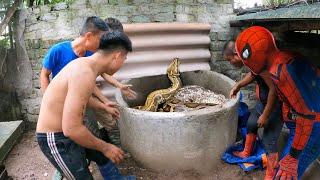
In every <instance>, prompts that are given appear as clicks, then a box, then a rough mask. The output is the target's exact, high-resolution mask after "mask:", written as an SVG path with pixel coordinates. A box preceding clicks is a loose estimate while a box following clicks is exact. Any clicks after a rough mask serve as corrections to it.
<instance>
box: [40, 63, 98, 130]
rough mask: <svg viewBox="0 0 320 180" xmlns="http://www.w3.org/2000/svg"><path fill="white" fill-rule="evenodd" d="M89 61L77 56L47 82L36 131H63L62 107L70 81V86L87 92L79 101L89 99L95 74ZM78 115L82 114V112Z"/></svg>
mask: <svg viewBox="0 0 320 180" xmlns="http://www.w3.org/2000/svg"><path fill="white" fill-rule="evenodd" d="M89 62H90V57H83V58H79V59H77V60H75V61H73V62H71V63H70V64H68V65H67V66H66V67H65V68H64V69H63V70H62V71H61V72H60V73H59V74H58V75H57V76H56V77H55V78H54V79H53V80H52V82H51V83H50V84H49V86H48V88H47V90H46V92H45V93H44V95H43V99H42V104H41V110H40V114H39V119H38V125H37V132H43V133H46V132H62V131H63V130H62V117H63V107H64V102H65V99H66V96H67V92H68V85H69V84H70V83H72V86H75V87H79V88H80V89H79V91H80V90H81V91H83V92H87V94H88V95H86V96H83V97H81V100H80V101H81V102H87V101H88V100H89V97H90V96H89V94H90V95H91V94H92V91H93V88H94V85H95V83H94V82H95V79H96V76H97V74H95V73H94V72H93V70H92V69H91V68H90V63H89ZM69 86H70V85H69ZM85 104H87V103H85ZM83 108H85V106H83ZM81 112H83V110H82V111H81ZM78 115H79V116H83V114H78Z"/></svg>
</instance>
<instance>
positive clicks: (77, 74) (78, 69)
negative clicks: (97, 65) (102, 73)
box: [68, 58, 96, 85]
mask: <svg viewBox="0 0 320 180" xmlns="http://www.w3.org/2000/svg"><path fill="white" fill-rule="evenodd" d="M95 79H96V74H95V72H94V71H93V69H92V68H91V67H90V65H89V63H87V62H86V61H83V60H82V59H80V58H79V60H77V62H74V63H73V64H72V65H71V66H70V67H69V68H68V80H69V82H72V83H73V84H85V85H91V84H94V83H95Z"/></svg>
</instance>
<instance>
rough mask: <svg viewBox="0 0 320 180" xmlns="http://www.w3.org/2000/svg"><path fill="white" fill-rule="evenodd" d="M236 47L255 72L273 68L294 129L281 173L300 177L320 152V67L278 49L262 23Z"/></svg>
mask: <svg viewBox="0 0 320 180" xmlns="http://www.w3.org/2000/svg"><path fill="white" fill-rule="evenodd" d="M236 50H237V53H238V55H239V56H240V57H241V59H242V61H243V63H244V64H245V65H246V66H247V67H249V68H250V70H251V71H252V72H253V73H255V74H259V73H261V72H262V71H265V70H267V71H269V72H270V74H271V78H272V80H273V82H274V85H275V89H276V92H277V95H278V97H279V99H280V100H281V101H282V102H283V107H282V113H283V119H284V121H285V122H286V125H287V127H289V129H290V132H291V133H290V137H289V141H288V144H289V145H290V144H291V147H290V148H286V149H285V152H284V153H285V154H286V155H285V156H284V157H283V158H282V160H281V161H280V162H279V165H280V166H279V171H278V173H277V177H282V178H283V177H286V178H288V179H291V178H294V179H296V178H297V177H298V178H300V177H301V176H302V175H303V172H304V171H305V169H306V168H307V167H308V166H309V164H311V163H312V162H313V161H314V160H315V159H316V158H317V157H318V156H319V155H320V140H319V139H320V75H319V69H318V68H316V67H315V66H313V65H311V64H309V63H308V61H306V59H305V58H303V57H302V56H299V55H297V54H294V53H291V52H285V51H280V50H278V49H277V47H276V44H275V41H274V38H273V35H272V34H271V32H270V31H268V30H267V29H265V28H263V27H260V26H253V27H250V28H248V29H246V30H244V31H243V32H242V33H241V34H240V35H239V36H238V38H237V41H236Z"/></svg>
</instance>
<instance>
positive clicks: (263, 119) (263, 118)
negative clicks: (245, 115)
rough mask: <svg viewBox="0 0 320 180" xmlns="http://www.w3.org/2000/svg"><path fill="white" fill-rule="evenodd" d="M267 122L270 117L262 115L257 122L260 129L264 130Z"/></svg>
mask: <svg viewBox="0 0 320 180" xmlns="http://www.w3.org/2000/svg"><path fill="white" fill-rule="evenodd" d="M267 121H268V117H267V116H265V115H264V114H261V116H260V117H259V119H258V122H257V124H258V127H259V128H262V127H263V126H264V125H265V124H266V123H267Z"/></svg>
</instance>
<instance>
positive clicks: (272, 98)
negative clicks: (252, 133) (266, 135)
mask: <svg viewBox="0 0 320 180" xmlns="http://www.w3.org/2000/svg"><path fill="white" fill-rule="evenodd" d="M260 76H261V77H262V79H263V80H264V82H265V83H266V84H267V86H268V88H269V93H268V99H267V104H266V106H265V108H264V110H263V112H262V114H261V116H260V117H259V120H258V126H259V127H263V126H264V124H265V123H267V121H268V118H269V116H270V114H271V112H272V111H273V110H274V107H275V104H276V100H277V95H276V93H275V88H274V85H273V82H272V80H271V77H270V74H269V72H267V71H264V72H262V73H261V74H260Z"/></svg>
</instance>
